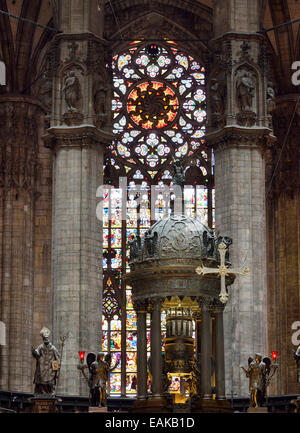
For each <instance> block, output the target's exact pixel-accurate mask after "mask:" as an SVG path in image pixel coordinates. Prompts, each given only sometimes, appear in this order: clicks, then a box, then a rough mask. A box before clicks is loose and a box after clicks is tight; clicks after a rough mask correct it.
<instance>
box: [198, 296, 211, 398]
mask: <svg viewBox="0 0 300 433" xmlns="http://www.w3.org/2000/svg"><path fill="white" fill-rule="evenodd" d="M200 307H201V313H202V321H201V370H200V371H201V397H202V398H203V399H210V398H211V397H212V395H211V386H212V384H211V340H212V338H211V323H210V321H211V320H210V302H209V301H208V300H207V299H201V300H200Z"/></svg>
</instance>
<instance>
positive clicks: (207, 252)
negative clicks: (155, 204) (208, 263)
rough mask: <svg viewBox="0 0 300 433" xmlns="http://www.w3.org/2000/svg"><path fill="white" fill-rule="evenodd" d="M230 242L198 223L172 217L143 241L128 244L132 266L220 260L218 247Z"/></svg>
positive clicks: (138, 239) (182, 216)
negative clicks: (151, 262)
mask: <svg viewBox="0 0 300 433" xmlns="http://www.w3.org/2000/svg"><path fill="white" fill-rule="evenodd" d="M221 240H222V241H223V242H225V243H226V244H227V245H230V244H231V239H229V238H226V237H225V238H224V237H221V236H220V237H218V236H216V235H215V234H214V233H213V231H212V230H210V229H209V228H207V227H206V226H205V225H204V224H202V222H201V221H200V220H199V219H195V218H191V217H188V216H185V215H179V214H178V215H171V216H169V217H167V218H164V219H162V220H160V221H157V222H156V223H155V224H154V225H153V226H152V227H151V228H150V229H149V230H148V231H147V232H146V233H145V235H144V236H143V237H141V238H140V237H139V236H135V237H134V238H133V239H131V240H130V241H129V246H130V259H129V261H130V262H134V261H138V262H139V261H144V260H147V259H171V258H176V259H180V258H182V259H188V258H192V259H200V260H201V259H203V258H214V259H218V256H217V247H218V244H219V243H220V242H221Z"/></svg>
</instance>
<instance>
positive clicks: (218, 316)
mask: <svg viewBox="0 0 300 433" xmlns="http://www.w3.org/2000/svg"><path fill="white" fill-rule="evenodd" d="M223 311H224V304H222V303H221V302H218V301H217V302H215V303H214V306H213V312H214V316H215V337H216V338H215V342H216V398H217V400H224V399H225V358H224V326H223Z"/></svg>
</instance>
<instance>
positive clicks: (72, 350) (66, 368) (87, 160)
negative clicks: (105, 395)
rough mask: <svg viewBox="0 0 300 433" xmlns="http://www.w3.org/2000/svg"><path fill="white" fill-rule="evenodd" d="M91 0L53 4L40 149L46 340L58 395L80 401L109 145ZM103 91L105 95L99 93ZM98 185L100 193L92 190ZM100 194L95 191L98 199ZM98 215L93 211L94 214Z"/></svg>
mask: <svg viewBox="0 0 300 433" xmlns="http://www.w3.org/2000/svg"><path fill="white" fill-rule="evenodd" d="M98 6H99V3H98V1H96V0H88V1H85V0H70V1H68V2H60V5H59V7H60V28H61V30H62V31H63V32H62V33H61V34H58V35H56V36H55V37H54V39H53V41H52V45H51V47H50V49H49V61H50V64H51V73H52V81H53V95H54V98H53V106H52V111H51V122H50V125H51V126H50V128H49V129H48V130H47V132H48V136H47V137H45V143H46V145H47V146H48V147H50V148H51V149H52V150H53V158H54V166H53V246H52V286H53V334H54V343H55V344H57V346H58V348H59V346H60V338H61V336H63V335H66V334H67V335H68V339H67V340H66V342H65V348H64V356H63V360H62V369H61V374H60V380H59V387H58V390H57V392H58V393H65V394H71V395H78V394H80V395H87V394H88V387H87V384H86V382H85V381H84V378H83V377H81V376H80V375H79V374H78V370H77V364H78V350H85V351H92V352H97V351H98V350H99V348H100V347H101V316H102V281H103V279H102V272H101V270H102V254H101V252H102V239H101V237H102V236H101V233H102V220H101V217H102V214H101V211H100V210H99V207H98V205H99V204H100V207H101V199H102V196H103V194H101V186H102V185H103V152H104V148H105V147H106V145H107V144H108V143H110V142H111V140H112V137H113V136H112V134H111V89H112V86H111V81H112V80H111V75H110V72H109V71H108V69H107V68H106V64H107V62H108V57H109V50H108V48H107V45H106V42H105V40H103V39H102V30H103V28H102V26H101V23H102V22H103V14H104V8H103V7H98ZM103 88H105V89H106V92H105V93H104V92H103ZM99 187H100V190H99ZM98 192H100V193H98ZM97 210H99V212H97Z"/></svg>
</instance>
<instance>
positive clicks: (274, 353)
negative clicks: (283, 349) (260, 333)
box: [272, 350, 278, 361]
mask: <svg viewBox="0 0 300 433" xmlns="http://www.w3.org/2000/svg"><path fill="white" fill-rule="evenodd" d="M277 354H278V350H272V358H273V360H274V361H276V359H277Z"/></svg>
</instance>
